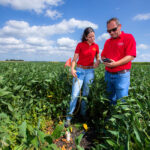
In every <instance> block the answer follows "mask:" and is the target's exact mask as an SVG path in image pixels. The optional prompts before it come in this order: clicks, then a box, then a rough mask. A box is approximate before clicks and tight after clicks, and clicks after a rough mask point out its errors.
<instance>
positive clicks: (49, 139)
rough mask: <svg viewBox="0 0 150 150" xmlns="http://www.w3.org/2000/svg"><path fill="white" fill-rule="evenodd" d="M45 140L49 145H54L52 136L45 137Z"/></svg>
mask: <svg viewBox="0 0 150 150" xmlns="http://www.w3.org/2000/svg"><path fill="white" fill-rule="evenodd" d="M45 140H46V141H47V142H48V143H49V144H52V143H53V139H52V137H51V136H50V135H48V136H45Z"/></svg>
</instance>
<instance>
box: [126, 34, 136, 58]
mask: <svg viewBox="0 0 150 150" xmlns="http://www.w3.org/2000/svg"><path fill="white" fill-rule="evenodd" d="M125 43H126V45H125V48H126V55H131V56H134V57H136V41H135V39H134V37H133V36H132V35H131V34H130V35H129V36H128V37H127V38H126V40H125Z"/></svg>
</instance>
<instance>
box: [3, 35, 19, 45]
mask: <svg viewBox="0 0 150 150" xmlns="http://www.w3.org/2000/svg"><path fill="white" fill-rule="evenodd" d="M19 43H21V41H20V40H18V39H16V38H14V37H8V38H0V44H2V45H5V44H7V45H10V44H13V45H14V44H19Z"/></svg>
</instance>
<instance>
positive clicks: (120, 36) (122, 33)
mask: <svg viewBox="0 0 150 150" xmlns="http://www.w3.org/2000/svg"><path fill="white" fill-rule="evenodd" d="M123 35H124V31H121V34H120V35H119V36H118V37H117V38H115V39H118V38H122V37H123ZM110 39H112V40H113V39H114V38H112V37H111V38H110Z"/></svg>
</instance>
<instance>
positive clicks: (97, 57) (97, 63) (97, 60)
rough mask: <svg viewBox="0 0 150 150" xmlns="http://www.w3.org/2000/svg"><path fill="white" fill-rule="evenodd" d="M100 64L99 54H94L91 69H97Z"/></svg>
mask: <svg viewBox="0 0 150 150" xmlns="http://www.w3.org/2000/svg"><path fill="white" fill-rule="evenodd" d="M99 64H100V58H99V53H98V54H96V62H95V63H94V65H93V67H94V68H97V67H98V66H99Z"/></svg>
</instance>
